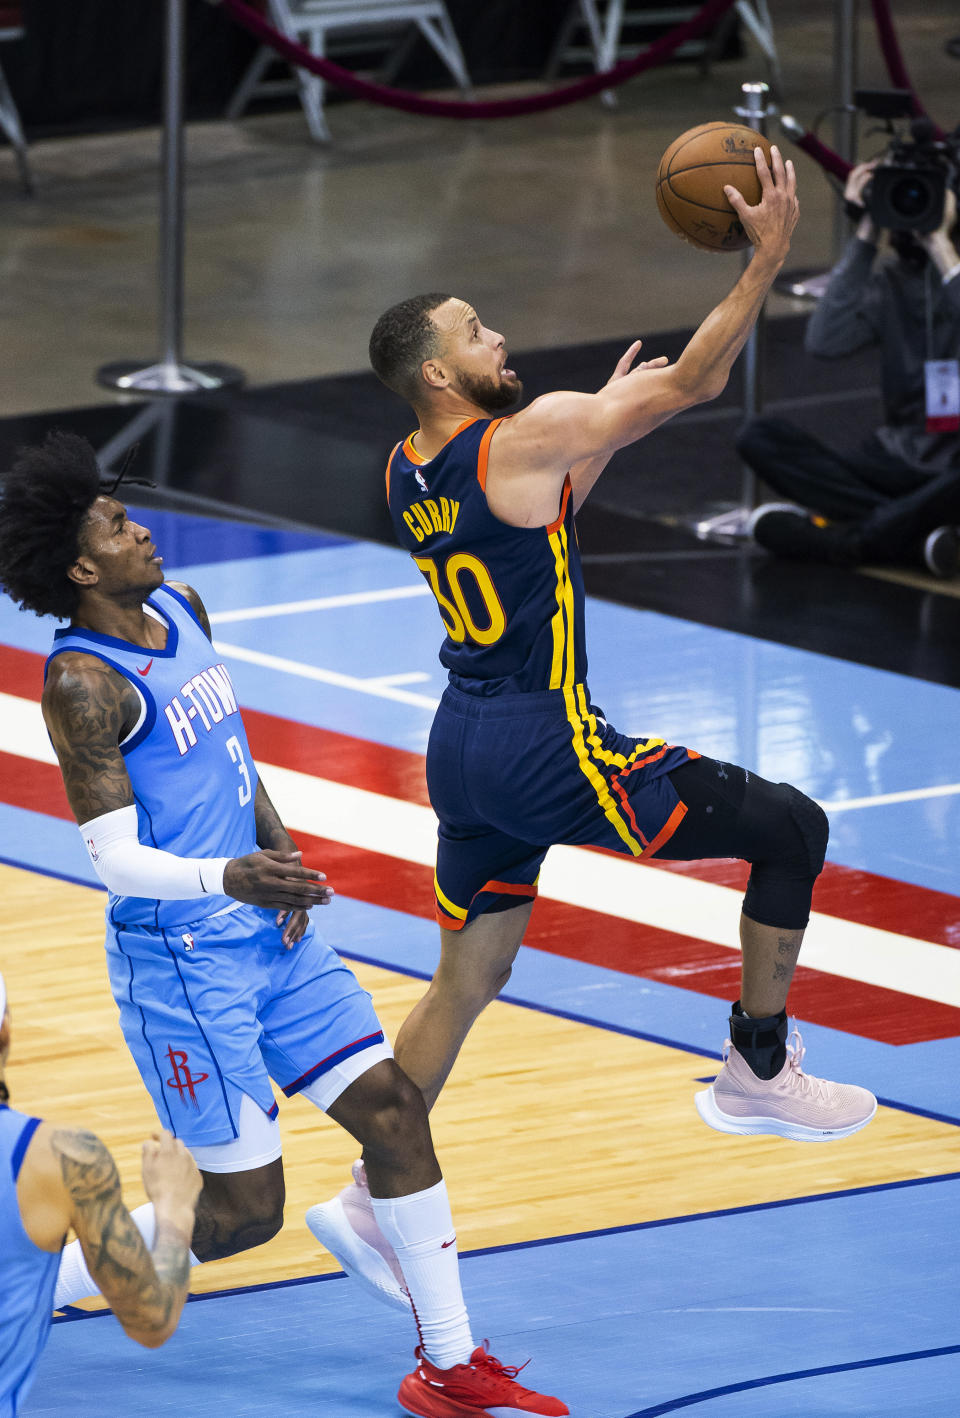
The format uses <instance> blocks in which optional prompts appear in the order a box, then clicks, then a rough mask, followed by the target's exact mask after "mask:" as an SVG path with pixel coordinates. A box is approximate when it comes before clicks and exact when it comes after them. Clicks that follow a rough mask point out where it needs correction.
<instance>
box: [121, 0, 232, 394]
mask: <svg viewBox="0 0 960 1418" xmlns="http://www.w3.org/2000/svg"><path fill="white" fill-rule="evenodd" d="M184 28H185V0H167V7H166V22H165V36H164V88H163V142H162V146H161V155H160V165H161V183H160V273H159V276H160V279H159V289H160V339H161V349H162V354H161V358H160V360H159V362H156V363H153V364H146V363H145V362H144V361H143V360H139V361H136V360H121V361H117V362H115V363H113V364H105V365H103V366H102V368H101V369H99V370H98V371H97V382H98V383H99V384H104V385H106V386H107V388H110V389H122V390H123V391H124V392H125V393H130V394H147V395H153V394H197V393H201V392H203V391H207V390H211V389H221V388H223V387H224V386H225V385H228V384H242V383H243V378H244V376H243V372H242V371H241V370H239V369H235V368H234V366H233V365H230V364H215V363H203V364H185V363H184V362H183V358H182V340H183V58H184V43H183V40H184Z"/></svg>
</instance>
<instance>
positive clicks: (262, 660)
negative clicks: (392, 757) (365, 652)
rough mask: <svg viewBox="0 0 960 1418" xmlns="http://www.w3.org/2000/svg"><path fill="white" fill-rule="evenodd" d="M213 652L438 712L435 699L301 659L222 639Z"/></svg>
mask: <svg viewBox="0 0 960 1418" xmlns="http://www.w3.org/2000/svg"><path fill="white" fill-rule="evenodd" d="M213 644H214V649H215V650H217V651H218V652H219V654H221V655H225V656H226V657H227V658H228V659H230V660H246V661H247V663H248V664H251V665H261V666H262V667H263V668H264V669H266V670H282V671H283V672H284V673H285V674H288V675H298V676H299V677H300V678H301V679H312V680H316V681H317V683H318V684H332V685H334V686H335V687H336V688H337V689H352V690H354V691H355V692H356V693H357V694H371V695H373V697H374V698H375V699H393V700H396V702H397V703H398V704H415V705H416V706H417V707H418V708H421V709H436V707H437V705H438V703H439V702H440V701H439V700H438V699H437V698H436V696H433V695H429V694H414V693H412V692H411V691H410V690H409V689H397V688H395V687H394V686H393V685H391V684H389V683H385V682H384V681H383V680H377V679H357V678H356V676H355V675H342V674H339V673H338V672H337V671H336V670H321V669H318V668H317V666H316V665H304V664H301V663H300V661H299V660H287V659H284V657H283V656H281V655H266V654H264V652H263V651H262V650H248V649H246V647H245V646H243V645H228V644H227V643H226V642H225V641H223V640H215V641H214V642H213Z"/></svg>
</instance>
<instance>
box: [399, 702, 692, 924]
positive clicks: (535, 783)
mask: <svg viewBox="0 0 960 1418" xmlns="http://www.w3.org/2000/svg"><path fill="white" fill-rule="evenodd" d="M698 756H699V755H698V754H696V753H694V752H693V751H692V750H691V749H686V748H680V747H678V746H675V745H669V744H667V743H665V742H664V741H663V739H660V738H649V739H635V738H629V737H628V736H627V735H625V734H619V733H617V731H616V729H613V728H611V727H610V725H609V724H607V723H606V722H605V721H604V719H603V717H602V715H601V713H600V711H599V710H598V709H597V708H596V707H595V706H593V705H591V704H590V700H589V695H588V692H587V690H586V688H585V686H583V685H576V686H575V687H574V688H573V689H569V690H545V691H543V692H542V693H533V694H502V695H496V696H491V697H490V698H483V697H481V696H479V695H473V694H464V693H463V692H462V691H461V690H459V689H456V688H455V687H454V686H453V685H448V687H447V689H446V690H445V691H444V695H443V698H442V699H441V701H440V706H439V708H438V710H437V714H436V718H435V719H434V721H433V727H432V729H431V731H430V742H429V745H428V747H427V786H428V788H429V791H430V801H431V803H432V804H433V809H434V811H435V812H436V814H437V817H438V818H439V819H440V831H439V842H438V847H437V875H436V882H435V886H436V895H437V919H438V920H439V922H440V924H441V925H442V926H445V927H446V928H447V929H449V930H460V929H462V927H463V926H465V925H466V924H467V922H468V921H471V920H473V919H474V917H475V916H478V915H479V914H480V913H481V912H483V911H489V910H502V909H503V908H504V907H506V906H510V905H515V904H517V903H518V902H519V901H520V900H532V899H533V898H534V897H535V896H536V894H537V877H538V876H539V873H540V866H541V864H542V862H543V859H544V857H545V856H546V854H547V850H548V848H549V847H551V846H552V845H554V844H555V843H561V842H562V843H568V844H570V845H574V846H591V847H607V848H610V849H611V850H612V851H615V852H621V853H623V854H625V855H628V856H632V857H640V856H653V855H654V853H655V852H656V851H657V850H658V848H660V847H662V846H663V845H664V843H665V842H666V841H667V840H668V839H669V838H670V837H671V835H672V834H673V833H674V832H675V831H676V829H677V827H678V826H679V825H680V822H681V821H682V820H683V816H684V813H685V812H686V808H685V806H684V804H683V803H682V802H681V801H680V799H679V797H678V795H677V792H676V789H675V788H674V786H673V784H672V783H671V781H670V779H669V778H668V777H667V774H668V773H670V772H671V771H672V770H673V769H675V768H679V767H680V765H681V764H683V763H689V762H690V760H691V759H694V758H697V757H698Z"/></svg>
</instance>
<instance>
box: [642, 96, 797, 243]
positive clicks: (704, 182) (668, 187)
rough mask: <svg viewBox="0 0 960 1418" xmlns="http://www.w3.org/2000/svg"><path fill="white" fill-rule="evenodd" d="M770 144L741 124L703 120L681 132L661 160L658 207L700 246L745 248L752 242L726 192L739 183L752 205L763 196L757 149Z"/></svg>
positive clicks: (676, 228) (669, 222)
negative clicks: (758, 173)
mask: <svg viewBox="0 0 960 1418" xmlns="http://www.w3.org/2000/svg"><path fill="white" fill-rule="evenodd" d="M756 147H761V148H762V149H763V155H764V157H765V158H766V160H767V163H768V164H769V163H770V144H769V143H768V142H767V140H766V138H764V137H762V136H761V134H759V133H755V132H754V131H753V129H752V128H745V127H743V125H742V124H740V123H701V124H700V125H699V126H698V127H696V128H691V129H689V130H688V131H687V132H686V133H681V134H680V137H679V138H675V139H674V141H673V142H672V143H671V144H670V146H669V148H668V149H667V151H666V152H665V153H664V155H663V157H662V158H661V159H660V169H659V171H658V173H657V207H658V209H659V211H660V215H661V217H663V220H664V221H665V222H666V224H667V226H668V227H669V228H670V230H671V231H673V232H676V234H677V236H682V237H683V239H684V241H689V242H690V243H691V244H692V245H694V246H699V247H700V249H701V251H741V250H742V249H743V248H744V247H745V246H749V245H750V238H749V237H748V236H747V234H746V232H745V231H744V229H743V227H742V225H741V223H740V218H739V217H738V216H737V214H736V212H735V211H734V210H733V208H732V207H731V205H730V203H729V202H728V201H727V199H726V196H725V195H724V191H723V189H724V187H736V189H737V191H738V192H741V193H742V194H743V196H744V198H745V200H746V201H747V203H748V204H749V205H750V206H751V207H755V206H756V205H757V203H758V202H759V201H760V195H761V193H760V179H759V177H758V176H757V166H756V160H755V158H754V155H753V150H754V148H756Z"/></svg>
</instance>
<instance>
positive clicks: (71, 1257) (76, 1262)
mask: <svg viewBox="0 0 960 1418" xmlns="http://www.w3.org/2000/svg"><path fill="white" fill-rule="evenodd" d="M130 1217H131V1219H132V1221H133V1224H134V1225H135V1226H136V1228H137V1230H138V1231H139V1232H140V1235H141V1236H142V1237H143V1243H144V1245H145V1246H146V1248H147V1250H148V1251H152V1250H153V1243H154V1240H155V1238H156V1234H157V1223H156V1218H155V1216H154V1211H153V1202H152V1201H148V1202H145V1203H144V1205H143V1206H138V1207H137V1208H136V1210H134V1211H131V1213H130ZM190 1264H191V1265H199V1264H200V1262H199V1261H198V1260H197V1258H196V1256H195V1255H194V1254H193V1251H191V1252H190ZM99 1294H100V1291H99V1289H98V1287H97V1284H96V1281H95V1280H94V1278H93V1276H92V1275H91V1274H90V1271H89V1270H88V1269H87V1262H86V1258H85V1257H84V1254H83V1248H82V1247H81V1245H80V1242H79V1241H71V1242H70V1244H69V1245H67V1246H64V1248H63V1250H62V1251H61V1252H60V1269H59V1271H58V1272H57V1285H56V1289H55V1290H54V1292H53V1308H54V1309H55V1310H59V1309H60V1308H61V1307H62V1306H63V1305H72V1304H74V1303H75V1302H76V1301H77V1300H88V1299H89V1298H90V1296H91V1295H99Z"/></svg>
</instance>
